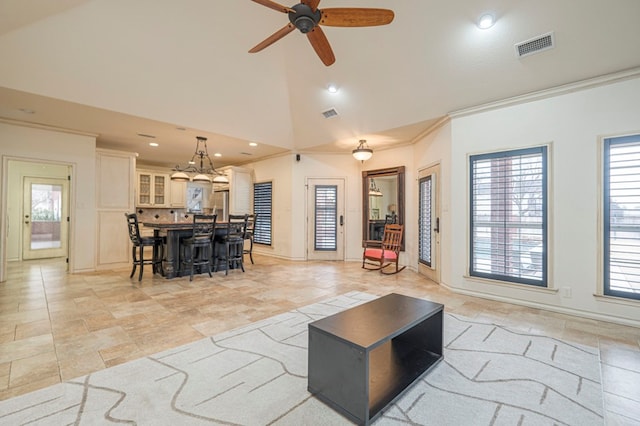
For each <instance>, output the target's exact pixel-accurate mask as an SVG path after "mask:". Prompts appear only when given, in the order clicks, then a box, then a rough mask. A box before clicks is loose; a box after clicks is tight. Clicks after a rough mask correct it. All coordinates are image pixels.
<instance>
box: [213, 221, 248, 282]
mask: <svg viewBox="0 0 640 426" xmlns="http://www.w3.org/2000/svg"><path fill="white" fill-rule="evenodd" d="M247 221H248V215H246V214H244V215H233V214H230V215H229V221H228V222H227V223H224V224H220V226H219V227H218V229H220V231H219V232H216V236H215V243H216V245H217V246H218V247H219V248H217V249H216V252H217V253H218V254H217V258H216V261H215V267H214V269H213V271H214V272H217V271H218V265H219V264H220V263H224V265H225V271H224V274H225V275H229V269H231V267H232V266H233V267H234V268H237V267H238V266H239V267H240V269H242V272H244V264H243V262H242V259H243V257H244V234H245V232H246V229H247Z"/></svg>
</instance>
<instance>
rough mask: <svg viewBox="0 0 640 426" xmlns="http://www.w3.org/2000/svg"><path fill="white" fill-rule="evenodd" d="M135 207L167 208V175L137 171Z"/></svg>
mask: <svg viewBox="0 0 640 426" xmlns="http://www.w3.org/2000/svg"><path fill="white" fill-rule="evenodd" d="M137 176H138V186H137V191H136V206H146V207H169V197H168V194H169V175H168V174H165V173H152V172H145V171H138V172H137Z"/></svg>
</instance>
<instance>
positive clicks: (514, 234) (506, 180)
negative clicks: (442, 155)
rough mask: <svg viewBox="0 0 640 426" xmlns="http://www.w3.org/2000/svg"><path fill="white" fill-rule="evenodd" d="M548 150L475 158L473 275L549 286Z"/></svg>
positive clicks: (473, 166) (493, 154)
mask: <svg viewBox="0 0 640 426" xmlns="http://www.w3.org/2000/svg"><path fill="white" fill-rule="evenodd" d="M546 155H547V149H546V147H537V148H529V149H522V150H514V151H506V152H497V153H490V154H482V155H474V156H471V157H470V170H471V173H470V176H471V183H470V186H471V190H470V196H471V200H470V205H471V214H470V217H471V238H470V250H469V253H470V262H469V264H470V268H469V274H470V275H472V276H478V277H484V278H491V279H497V280H503V281H510V282H517V283H523V284H532V285H538V286H546V285H547V258H546V253H547V213H546V212H547V170H546Z"/></svg>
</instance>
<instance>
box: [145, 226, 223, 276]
mask: <svg viewBox="0 0 640 426" xmlns="http://www.w3.org/2000/svg"><path fill="white" fill-rule="evenodd" d="M142 224H143V225H144V226H145V227H147V228H150V229H153V233H154V235H157V236H161V237H166V242H165V246H164V254H165V258H164V261H163V262H162V269H163V270H164V277H165V278H175V277H181V276H182V275H183V271H182V259H181V258H180V238H183V237H190V236H191V233H192V232H193V222H142ZM222 224H226V222H216V234H217V233H218V232H220V233H221V232H223V230H222V229H220V228H218V225H222ZM215 253H216V250H215V247H214V258H213V259H212V261H213V262H215V258H216V254H215ZM213 265H214V264H213V263H212V268H211V269H212V270H213Z"/></svg>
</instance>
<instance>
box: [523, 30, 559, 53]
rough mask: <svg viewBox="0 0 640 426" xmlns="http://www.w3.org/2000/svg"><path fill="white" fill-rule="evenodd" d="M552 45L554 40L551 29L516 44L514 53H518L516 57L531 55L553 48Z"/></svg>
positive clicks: (553, 45)
mask: <svg viewBox="0 0 640 426" xmlns="http://www.w3.org/2000/svg"><path fill="white" fill-rule="evenodd" d="M554 47H555V40H554V38H553V31H552V32H550V33H547V34H543V35H541V36H538V37H535V38H532V39H530V40H526V41H523V42H521V43H518V44H516V55H518V58H522V57H523V56H528V55H533V54H534V53H539V52H542V51H545V50H549V49H553V48H554Z"/></svg>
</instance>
